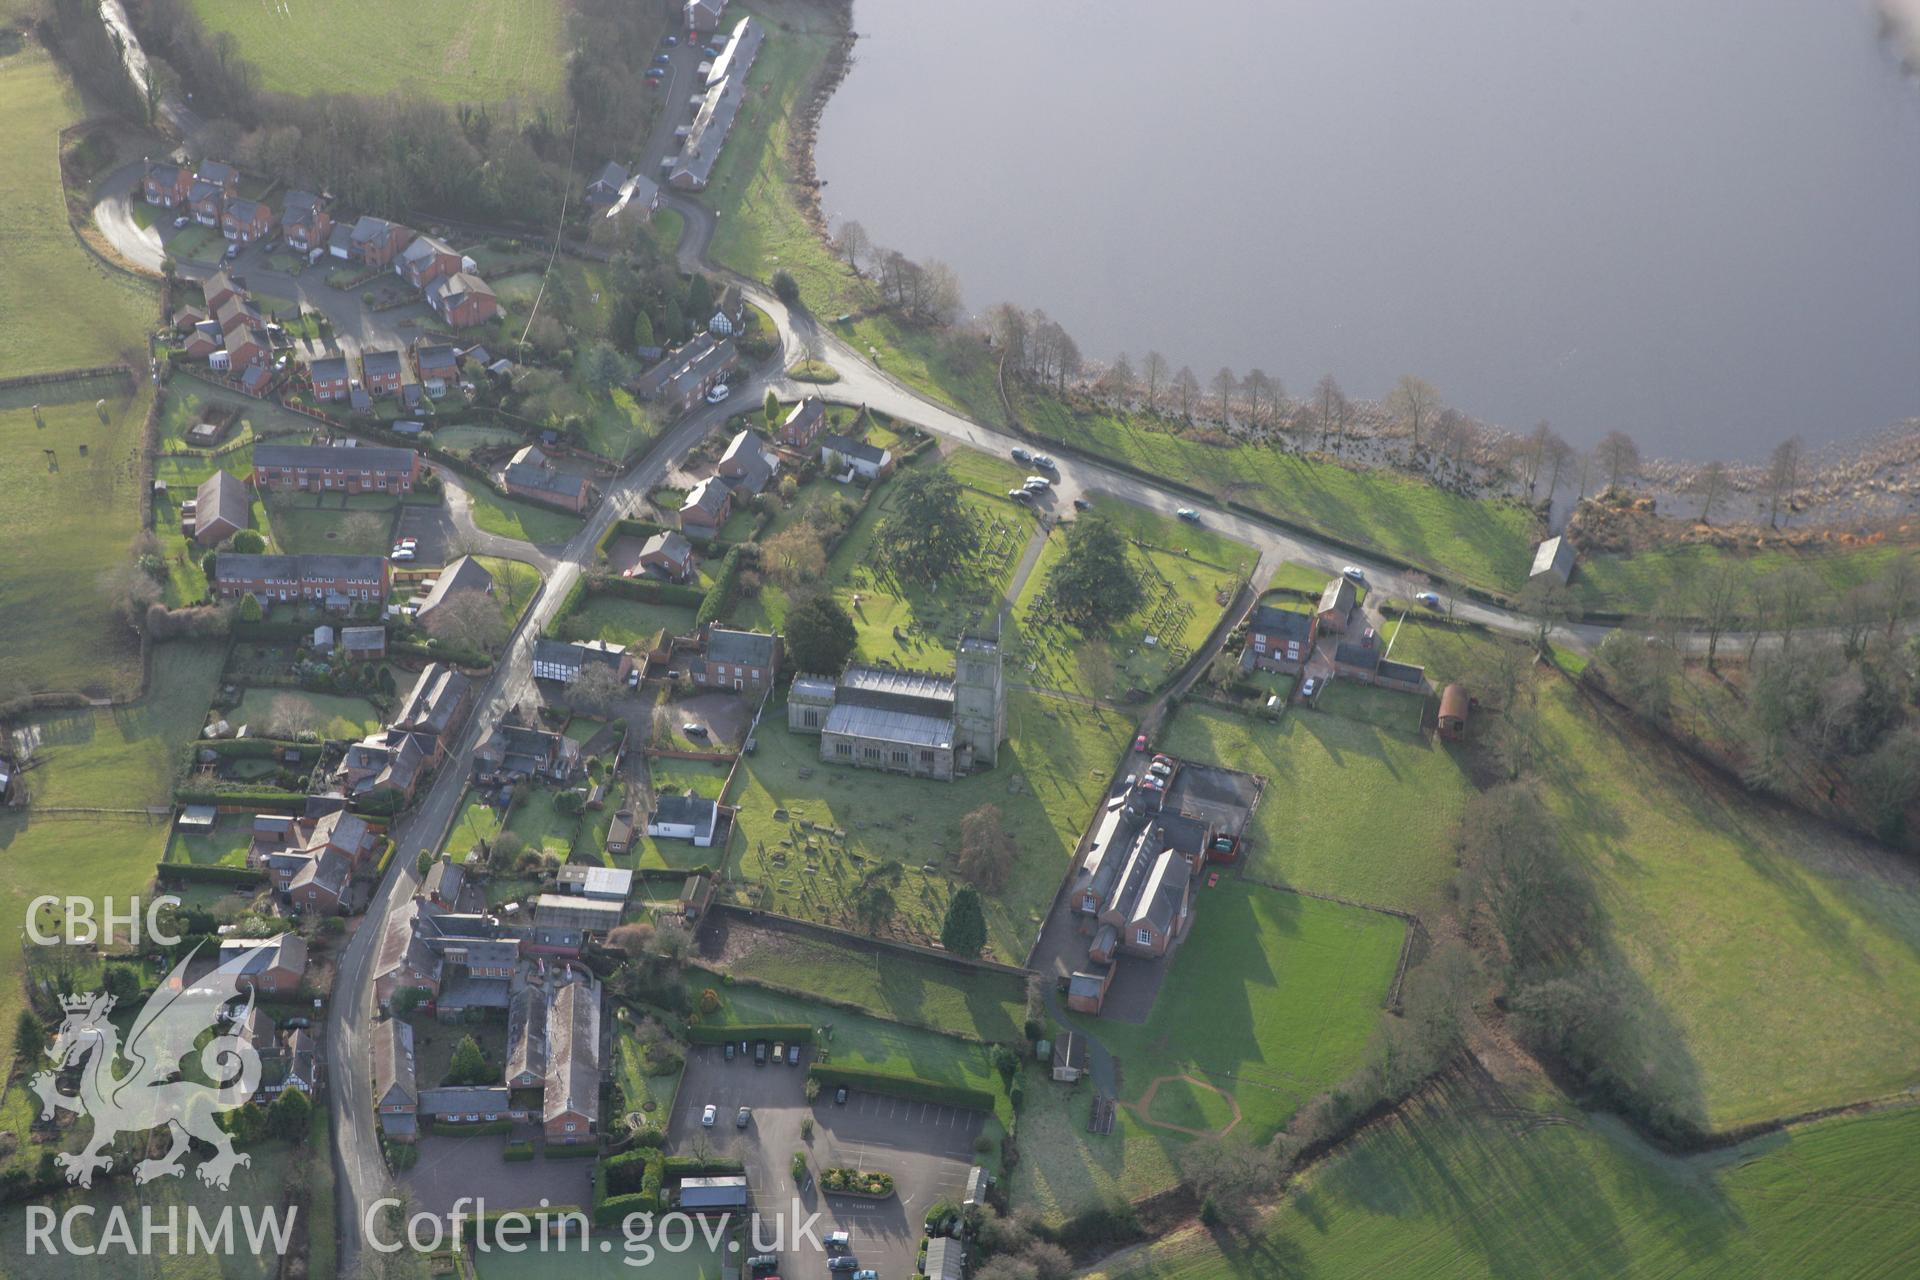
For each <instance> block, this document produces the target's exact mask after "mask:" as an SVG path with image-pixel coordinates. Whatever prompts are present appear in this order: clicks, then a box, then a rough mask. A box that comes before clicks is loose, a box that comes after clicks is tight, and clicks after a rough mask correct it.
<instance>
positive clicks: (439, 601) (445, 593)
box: [414, 556, 493, 629]
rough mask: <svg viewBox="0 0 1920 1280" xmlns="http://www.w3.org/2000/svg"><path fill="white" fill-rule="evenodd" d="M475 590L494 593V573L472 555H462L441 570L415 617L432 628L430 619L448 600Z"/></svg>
mask: <svg viewBox="0 0 1920 1280" xmlns="http://www.w3.org/2000/svg"><path fill="white" fill-rule="evenodd" d="M475 592H477V593H479V594H480V595H483V596H490V595H492V594H493V575H492V574H491V573H489V572H487V567H486V566H485V565H483V564H481V563H480V562H479V561H478V560H475V559H474V558H473V557H472V556H461V557H460V558H459V559H458V560H455V561H454V562H453V563H452V564H450V565H448V566H447V567H446V568H444V569H442V570H441V571H440V576H439V577H437V578H435V579H434V581H433V590H431V591H429V592H427V598H426V599H425V600H423V601H421V602H420V605H419V607H418V608H417V609H415V610H414V617H415V619H416V620H417V621H418V622H419V623H420V625H421V626H423V627H429V629H430V623H429V620H430V619H431V618H432V617H433V615H434V614H435V613H436V612H438V611H439V609H440V607H441V606H442V605H444V604H446V603H447V601H448V600H450V599H452V598H453V597H455V596H459V595H466V594H471V593H475Z"/></svg>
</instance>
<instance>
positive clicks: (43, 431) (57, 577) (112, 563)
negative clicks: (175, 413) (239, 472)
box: [0, 68, 152, 696]
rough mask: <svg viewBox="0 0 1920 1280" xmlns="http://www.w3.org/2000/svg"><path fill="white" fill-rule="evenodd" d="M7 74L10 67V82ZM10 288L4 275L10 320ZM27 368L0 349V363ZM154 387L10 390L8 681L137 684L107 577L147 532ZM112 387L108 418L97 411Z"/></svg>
mask: <svg viewBox="0 0 1920 1280" xmlns="http://www.w3.org/2000/svg"><path fill="white" fill-rule="evenodd" d="M8 74H11V73H9V72H8V71H6V70H5V69H4V68H0V86H4V85H5V83H6V79H5V77H6V76H7V75H8ZM3 102H4V99H3V98H0V103H3ZM3 109H4V108H3V107H0V110H3ZM5 199H6V196H5V195H4V194H0V209H3V208H4V201H5ZM63 233H64V229H63ZM76 252H77V250H76ZM7 256H8V261H9V262H12V261H14V260H15V258H16V256H17V254H16V251H15V250H14V249H13V248H9V249H8V250H7ZM4 293H5V286H4V284H0V324H4V317H5V315H6V311H5V306H4V301H3V299H4ZM55 327H57V328H62V329H64V328H65V327H66V326H55ZM3 341H4V338H3V337H0V342H3ZM3 351H4V348H3V347H0V352H3ZM17 367H18V366H13V365H9V364H7V363H6V361H5V359H4V358H3V357H0V369H3V370H5V371H6V372H9V373H11V372H13V371H14V369H15V368H17ZM151 395H152V391H151V389H150V388H149V387H148V386H147V385H146V384H145V383H144V382H143V383H140V384H130V383H128V382H126V381H125V380H122V379H113V380H107V379H100V380H91V381H87V382H80V383H73V384H62V385H60V386H43V387H24V388H21V389H18V390H15V391H7V392H0V485H4V487H5V490H6V493H7V501H6V503H5V505H4V506H0V688H5V689H8V690H11V691H12V692H14V693H31V692H40V691H51V690H65V691H79V692H82V693H86V694H89V695H93V696H108V695H114V696H125V695H127V694H129V693H131V692H132V691H133V690H134V689H135V688H136V687H137V686H138V684H139V679H140V654H139V649H138V646H137V644H136V643H135V641H134V639H133V637H132V636H131V635H130V634H129V633H128V631H127V629H126V627H125V625H124V624H123V623H122V622H121V620H120V618H119V616H118V614H117V612H116V610H115V607H114V598H115V593H114V590H113V587H112V585H111V584H110V583H109V582H107V581H106V578H107V576H108V575H109V574H110V573H112V572H113V571H114V570H115V569H116V568H117V567H118V566H120V565H123V564H125V563H127V562H128V561H129V559H130V555H131V548H132V546H133V540H134V537H135V535H136V534H137V533H138V532H139V529H140V510H141V503H142V502H143V501H144V495H142V494H140V493H139V492H138V489H139V475H140V464H139V456H138V455H139V449H140V427H141V423H142V421H143V420H144V417H145V415H146V412H147V405H148V402H149V398H150V396H151ZM69 396H71V397H73V398H67V397H69ZM102 396H104V397H106V406H105V410H104V412H105V413H106V421H105V422H104V423H103V422H102V421H101V419H100V413H99V412H96V410H95V408H94V402H95V400H96V399H97V398H99V397H102ZM35 403H38V404H39V405H40V422H42V423H44V424H45V425H44V426H42V425H39V424H37V423H36V422H35V419H34V411H33V408H32V406H33V405H34V404H35ZM83 451H84V455H83Z"/></svg>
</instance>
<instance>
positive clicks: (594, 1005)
mask: <svg viewBox="0 0 1920 1280" xmlns="http://www.w3.org/2000/svg"><path fill="white" fill-rule="evenodd" d="M615 912H616V915H617V914H618V909H617V908H616V909H615ZM544 1083H545V1090H544V1098H543V1103H544V1105H543V1106H542V1108H541V1114H540V1121H541V1129H542V1131H543V1132H544V1133H545V1135H546V1139H547V1141H548V1142H550V1143H554V1142H557V1143H559V1144H561V1145H562V1146H572V1145H574V1144H576V1143H580V1142H594V1141H597V1140H598V1139H597V1137H596V1131H597V1130H598V1128H599V1123H600V988H599V986H598V984H596V983H595V982H594V981H593V980H592V979H591V978H589V979H586V980H584V981H580V982H569V983H568V984H567V985H566V986H564V987H561V988H560V990H559V991H558V992H557V993H556V994H555V995H554V997H553V1007H552V1009H551V1010H550V1012H549V1014H548V1017H547V1074H546V1080H545V1082H544Z"/></svg>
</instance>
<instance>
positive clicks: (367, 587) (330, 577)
mask: <svg viewBox="0 0 1920 1280" xmlns="http://www.w3.org/2000/svg"><path fill="white" fill-rule="evenodd" d="M257 467H258V460H257V459H256V470H255V473H254V474H255V475H258V474H259V472H258V469H257ZM391 583H392V576H391V573H390V571H389V566H388V564H387V561H386V557H384V556H334V555H299V556H270V555H242V554H238V553H235V552H222V553H221V554H220V555H219V556H218V557H217V558H216V559H215V561H214V570H213V589H214V592H215V594H217V595H218V596H219V597H220V598H221V599H223V600H237V599H239V598H240V597H241V596H244V595H249V594H251V595H252V596H253V598H254V599H256V600H258V601H260V602H261V603H262V604H265V603H267V602H269V601H323V602H324V601H327V600H329V599H335V600H344V601H346V602H348V603H354V602H360V603H374V604H383V603H385V602H386V598H387V591H388V588H389V586H390V585H391Z"/></svg>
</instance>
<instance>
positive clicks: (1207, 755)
mask: <svg viewBox="0 0 1920 1280" xmlns="http://www.w3.org/2000/svg"><path fill="white" fill-rule="evenodd" d="M1396 696H1400V697H1406V695H1396ZM1158 746H1159V747H1160V748H1161V749H1163V750H1166V751H1168V752H1170V753H1171V754H1173V755H1176V756H1179V757H1181V758H1183V759H1189V760H1198V761H1201V762H1204V763H1210V764H1219V765H1223V766H1225V767H1227V768H1230V769H1239V770H1242V771H1244V772H1247V773H1255V774H1259V775H1261V776H1263V777H1265V778H1266V780H1267V782H1266V789H1265V790H1264V791H1263V792H1262V793H1261V797H1260V804H1259V806H1258V807H1257V808H1255V809H1254V811H1253V823H1252V825H1251V827H1250V833H1251V836H1252V839H1251V841H1250V842H1249V844H1250V848H1248V849H1247V850H1246V851H1244V852H1243V854H1242V857H1243V859H1244V861H1245V865H1246V868H1247V874H1248V875H1250V876H1254V877H1256V878H1258V879H1261V880H1264V881H1267V882H1270V883H1273V884H1280V885H1288V886H1291V887H1293V888H1298V889H1304V890H1307V891H1308V892H1310V893H1325V894H1332V895H1334V896H1336V897H1341V898H1349V899H1352V900H1355V901H1359V902H1371V903H1376V904H1378V905H1380V906H1385V907H1394V908H1397V909H1399V910H1403V911H1414V912H1419V911H1423V910H1427V909H1429V908H1431V907H1434V906H1437V905H1438V904H1439V898H1440V894H1441V891H1442V890H1443V888H1444V887H1445V885H1446V884H1447V882H1448V881H1449V880H1451V879H1452V877H1453V871H1454V855H1453V834H1454V826H1455V824H1456V823H1458V822H1459V820H1460V812H1461V809H1462V808H1463V807H1464V806H1465V804H1466V800H1467V796H1468V794H1469V792H1470V790H1471V787H1470V784H1469V783H1468V781H1467V778H1466V775H1465V773H1464V772H1463V771H1462V769H1461V767H1460V765H1459V763H1458V762H1457V761H1456V760H1455V759H1454V757H1453V756H1452V755H1451V754H1449V752H1448V751H1447V749H1446V748H1444V747H1442V746H1440V745H1439V744H1437V743H1429V742H1427V741H1425V740H1423V739H1421V738H1419V737H1416V736H1413V735H1411V734H1405V733H1394V732H1390V731H1387V730H1382V729H1380V728H1378V727H1376V726H1373V725H1369V724H1366V723H1363V722H1360V721H1355V720H1349V719H1347V718H1345V717H1343V716H1336V715H1332V714H1329V713H1326V712H1316V711H1303V710H1300V709H1298V708H1295V709H1293V710H1290V711H1288V712H1287V713H1286V714H1285V715H1284V716H1282V717H1281V718H1280V720H1279V722H1278V723H1269V722H1267V721H1264V720H1255V719H1250V718H1248V717H1245V716H1240V715H1236V714H1234V713H1233V712H1231V711H1227V710H1224V709H1222V708H1219V707H1212V706H1207V705H1204V704H1201V703H1191V702H1190V703H1188V704H1186V705H1185V706H1183V707H1181V708H1180V711H1179V714H1178V715H1176V716H1175V717H1174V719H1173V721H1172V723H1171V724H1170V725H1169V726H1168V727H1167V729H1166V730H1164V731H1163V732H1162V734H1161V737H1160V742H1159V743H1158Z"/></svg>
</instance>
